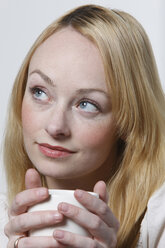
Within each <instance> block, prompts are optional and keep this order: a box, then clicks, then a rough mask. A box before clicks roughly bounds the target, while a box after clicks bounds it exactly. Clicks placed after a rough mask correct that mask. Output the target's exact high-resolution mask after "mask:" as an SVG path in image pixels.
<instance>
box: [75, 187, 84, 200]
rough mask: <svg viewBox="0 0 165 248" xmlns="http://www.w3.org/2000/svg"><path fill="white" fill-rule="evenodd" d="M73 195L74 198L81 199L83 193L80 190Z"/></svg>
mask: <svg viewBox="0 0 165 248" xmlns="http://www.w3.org/2000/svg"><path fill="white" fill-rule="evenodd" d="M75 193H76V196H77V197H79V198H81V197H82V195H83V191H82V190H80V189H77V190H76V191H75Z"/></svg>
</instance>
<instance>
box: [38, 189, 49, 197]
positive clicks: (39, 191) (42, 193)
mask: <svg viewBox="0 0 165 248" xmlns="http://www.w3.org/2000/svg"><path fill="white" fill-rule="evenodd" d="M37 193H38V195H39V196H45V195H46V193H47V189H45V188H42V189H39V190H38V191H37Z"/></svg>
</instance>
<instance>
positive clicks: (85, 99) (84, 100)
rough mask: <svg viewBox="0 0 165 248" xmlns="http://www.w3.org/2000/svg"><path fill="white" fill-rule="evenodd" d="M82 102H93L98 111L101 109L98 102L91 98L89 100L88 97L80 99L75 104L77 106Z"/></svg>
mask: <svg viewBox="0 0 165 248" xmlns="http://www.w3.org/2000/svg"><path fill="white" fill-rule="evenodd" d="M83 102H88V103H91V104H93V105H94V106H95V107H96V108H97V109H98V111H101V107H100V105H99V104H98V103H96V102H95V101H92V100H90V99H88V98H83V99H81V100H80V101H79V102H78V104H77V105H76V106H79V105H80V104H81V103H83Z"/></svg>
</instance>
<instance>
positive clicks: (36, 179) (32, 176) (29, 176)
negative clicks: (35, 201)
mask: <svg viewBox="0 0 165 248" xmlns="http://www.w3.org/2000/svg"><path fill="white" fill-rule="evenodd" d="M25 187H26V189H32V188H38V187H42V183H41V178H40V175H39V173H38V172H37V171H36V170H35V169H32V168H31V169H28V170H27V172H26V174H25Z"/></svg>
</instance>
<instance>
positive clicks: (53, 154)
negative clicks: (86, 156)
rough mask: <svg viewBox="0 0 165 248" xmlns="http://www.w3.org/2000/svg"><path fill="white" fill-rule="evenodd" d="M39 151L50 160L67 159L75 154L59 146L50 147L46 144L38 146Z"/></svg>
mask: <svg viewBox="0 0 165 248" xmlns="http://www.w3.org/2000/svg"><path fill="white" fill-rule="evenodd" d="M38 146H39V150H40V151H41V152H42V154H44V155H45V156H47V157H50V158H62V157H68V156H70V155H71V154H72V153H75V152H74V151H71V150H68V149H66V148H64V147H61V146H51V145H49V144H46V143H41V144H38Z"/></svg>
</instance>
